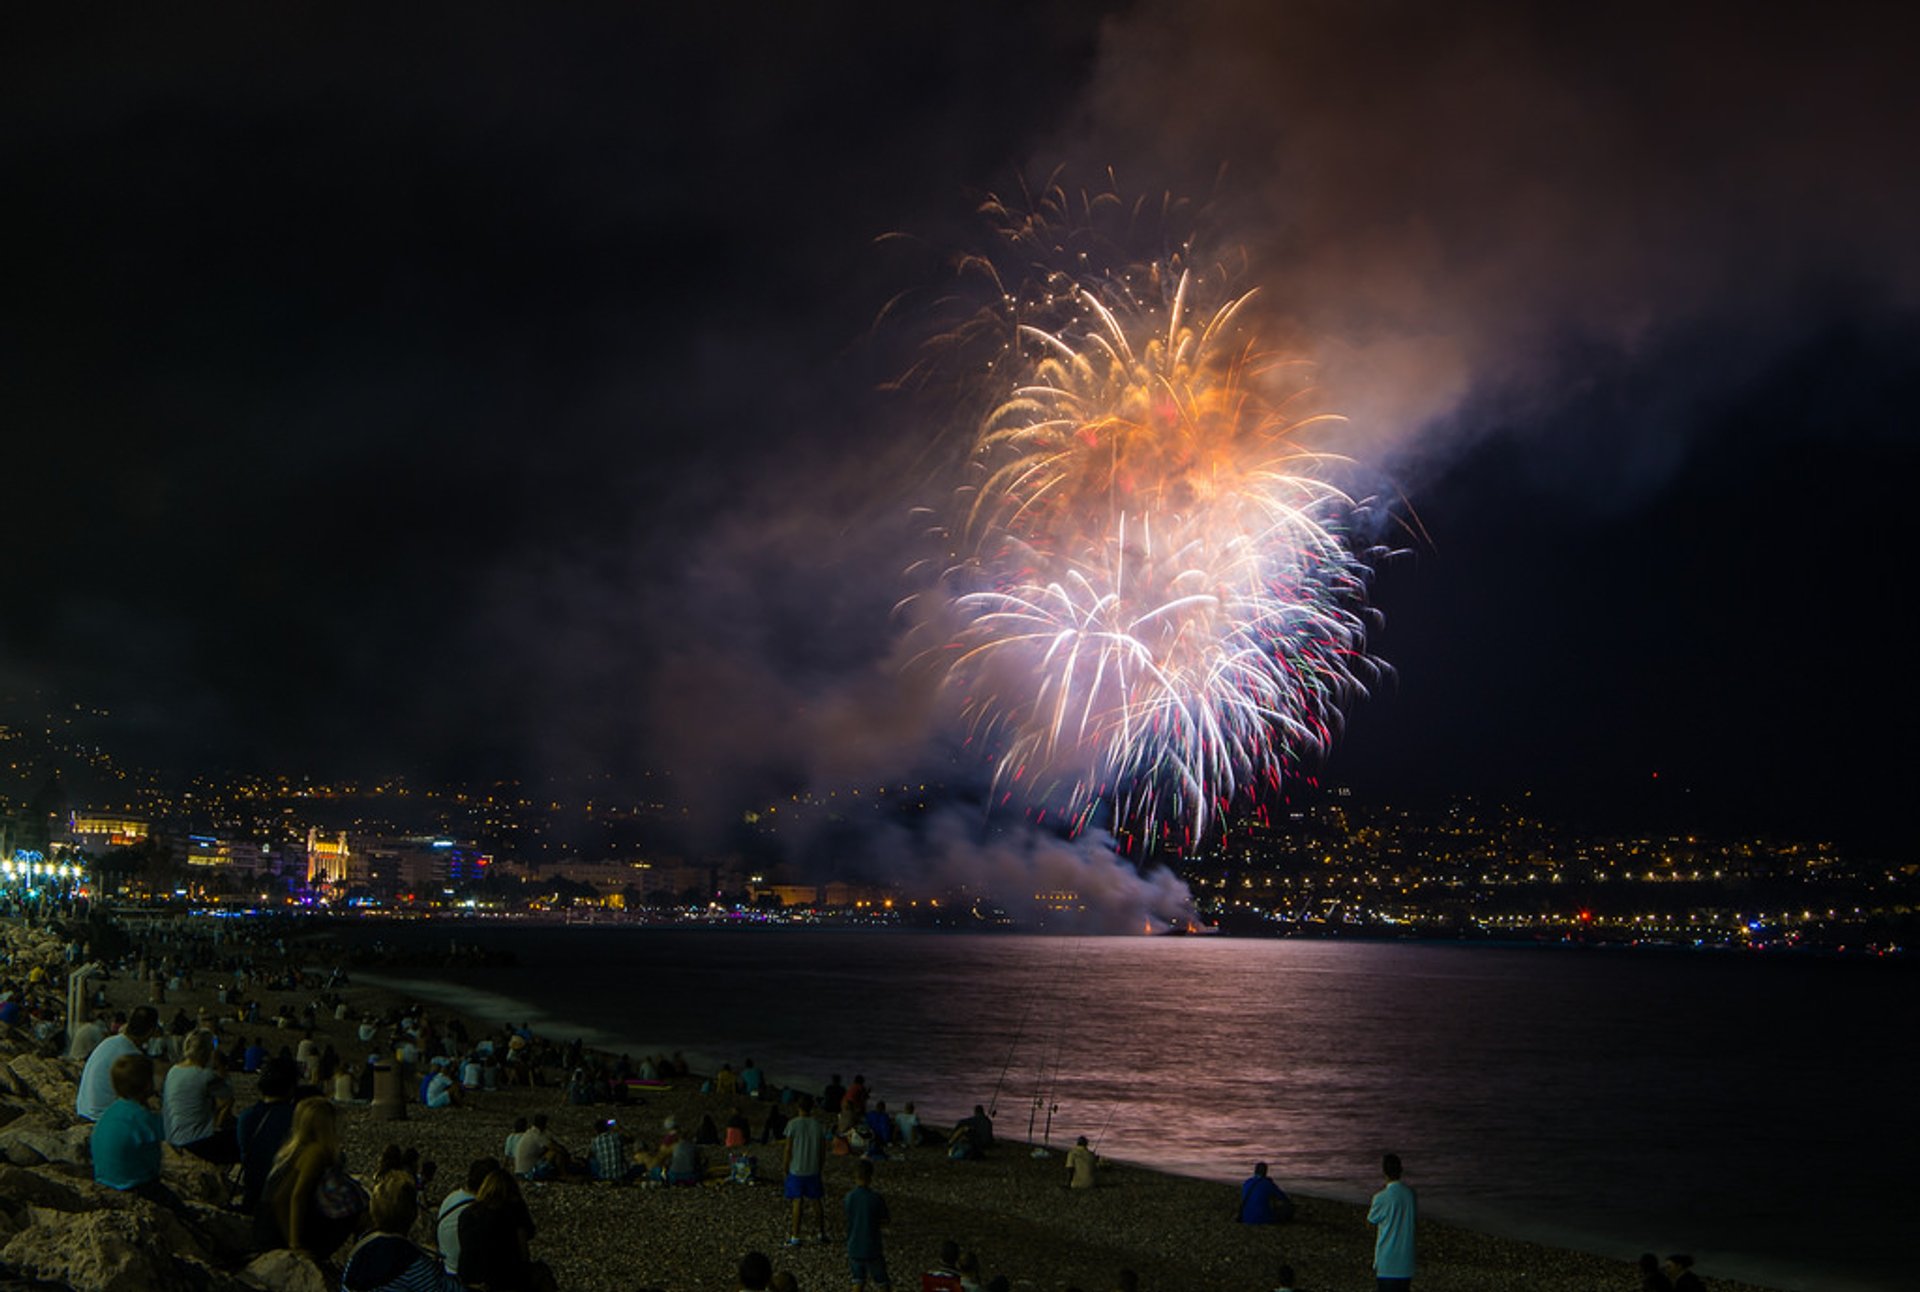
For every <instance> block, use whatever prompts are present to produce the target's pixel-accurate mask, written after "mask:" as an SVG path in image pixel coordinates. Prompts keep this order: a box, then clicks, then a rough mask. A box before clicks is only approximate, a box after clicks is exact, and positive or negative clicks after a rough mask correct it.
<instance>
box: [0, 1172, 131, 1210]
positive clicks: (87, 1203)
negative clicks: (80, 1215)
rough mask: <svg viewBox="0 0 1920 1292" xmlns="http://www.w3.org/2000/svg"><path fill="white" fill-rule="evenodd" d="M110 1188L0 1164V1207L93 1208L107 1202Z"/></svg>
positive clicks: (78, 1179) (50, 1173)
mask: <svg viewBox="0 0 1920 1292" xmlns="http://www.w3.org/2000/svg"><path fill="white" fill-rule="evenodd" d="M108 1192H110V1190H106V1189H103V1188H101V1187H100V1186H99V1185H97V1184H95V1183H94V1182H93V1181H92V1180H86V1179H80V1178H77V1177H74V1176H67V1175H56V1174H55V1173H53V1172H52V1171H29V1170H27V1169H26V1168H25V1167H19V1166H13V1165H10V1164H6V1165H0V1207H4V1208H14V1207H16V1206H18V1207H29V1206H31V1207H45V1208H47V1209H48V1210H51V1211H95V1210H98V1209H100V1208H101V1207H103V1206H109V1205H111V1201H110V1200H109V1199H108V1198H106V1197H104V1196H102V1195H104V1194H106V1193H108Z"/></svg>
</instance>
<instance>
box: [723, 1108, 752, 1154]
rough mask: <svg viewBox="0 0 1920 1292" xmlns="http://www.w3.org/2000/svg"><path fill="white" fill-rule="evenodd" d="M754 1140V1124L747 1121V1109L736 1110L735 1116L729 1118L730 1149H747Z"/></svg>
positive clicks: (727, 1137)
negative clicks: (748, 1144)
mask: <svg viewBox="0 0 1920 1292" xmlns="http://www.w3.org/2000/svg"><path fill="white" fill-rule="evenodd" d="M752 1138H753V1124H752V1123H751V1122H749V1121H748V1120H747V1114H746V1110H745V1109H741V1108H736V1109H734V1112H733V1116H731V1117H729V1118H727V1127H726V1145H727V1147H728V1148H730V1149H735V1148H745V1147H746V1146H747V1143H748V1141H750V1140H751V1139H752Z"/></svg>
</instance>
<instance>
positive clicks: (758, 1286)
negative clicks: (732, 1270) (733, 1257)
mask: <svg viewBox="0 0 1920 1292" xmlns="http://www.w3.org/2000/svg"><path fill="white" fill-rule="evenodd" d="M738 1274H739V1283H740V1292H767V1287H768V1285H769V1284H771V1283H772V1282H773V1262H772V1261H770V1260H768V1259H767V1254H766V1253H765V1252H748V1253H747V1254H746V1255H745V1256H742V1257H741V1258H740V1269H739V1271H738Z"/></svg>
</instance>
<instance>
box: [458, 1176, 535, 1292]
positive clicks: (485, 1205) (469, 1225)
mask: <svg viewBox="0 0 1920 1292" xmlns="http://www.w3.org/2000/svg"><path fill="white" fill-rule="evenodd" d="M533 1236H534V1226H533V1216H532V1214H531V1213H530V1212H529V1211H528V1210H527V1204H526V1200H525V1199H524V1198H522V1197H521V1196H520V1190H519V1187H518V1186H517V1185H515V1184H514V1182H513V1177H512V1176H510V1175H508V1174H507V1173H506V1172H505V1171H501V1170H498V1169H495V1170H492V1171H489V1172H488V1173H487V1177H486V1179H484V1180H482V1181H481V1182H480V1187H479V1188H478V1189H476V1190H474V1198H473V1202H472V1203H471V1204H470V1205H469V1206H467V1207H466V1208H465V1209H464V1210H463V1211H462V1212H461V1213H460V1281H461V1282H463V1283H465V1284H466V1285H467V1286H468V1287H470V1288H485V1289H486V1290H487V1292H553V1288H554V1286H555V1284H554V1278H553V1271H552V1270H551V1269H549V1268H548V1267H547V1265H546V1263H545V1262H544V1261H536V1260H534V1259H533V1257H532V1243H533Z"/></svg>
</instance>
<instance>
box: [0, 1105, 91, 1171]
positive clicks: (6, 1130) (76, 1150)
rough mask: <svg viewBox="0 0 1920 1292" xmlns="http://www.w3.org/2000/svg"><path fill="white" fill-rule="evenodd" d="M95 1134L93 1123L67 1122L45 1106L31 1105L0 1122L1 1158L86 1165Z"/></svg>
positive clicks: (28, 1162) (28, 1163)
mask: <svg viewBox="0 0 1920 1292" xmlns="http://www.w3.org/2000/svg"><path fill="white" fill-rule="evenodd" d="M76 1132H77V1133H76ZM92 1134H93V1128H92V1127H91V1126H87V1125H80V1126H67V1125H66V1124H64V1123H63V1122H62V1121H61V1120H60V1119H59V1118H57V1117H54V1116H50V1115H49V1114H48V1113H47V1112H46V1111H45V1110H44V1109H39V1108H34V1109H29V1110H28V1111H27V1112H24V1113H22V1114H21V1115H20V1116H18V1117H16V1118H14V1119H13V1120H12V1121H10V1122H8V1123H7V1124H6V1125H5V1126H0V1159H4V1160H5V1161H8V1162H11V1163H13V1164H14V1165H15V1166H35V1165H37V1164H39V1163H41V1162H65V1163H67V1164H69V1165H72V1166H84V1165H86V1164H87V1163H88V1162H89V1161H91V1160H92V1159H91V1158H90V1157H89V1156H88V1141H89V1140H90V1139H91V1137H92Z"/></svg>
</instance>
